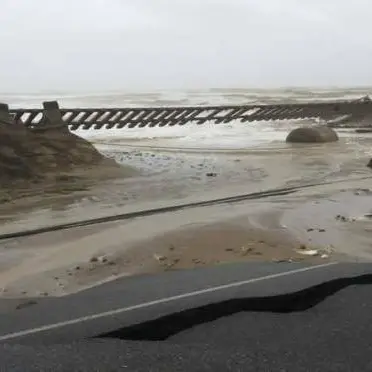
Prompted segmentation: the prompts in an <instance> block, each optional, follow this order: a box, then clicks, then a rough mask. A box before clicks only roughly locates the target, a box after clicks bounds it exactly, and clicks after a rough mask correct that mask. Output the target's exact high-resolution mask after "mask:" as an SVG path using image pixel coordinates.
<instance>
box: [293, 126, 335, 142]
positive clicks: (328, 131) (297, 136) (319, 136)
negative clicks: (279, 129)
mask: <svg viewBox="0 0 372 372" xmlns="http://www.w3.org/2000/svg"><path fill="white" fill-rule="evenodd" d="M335 141H338V135H337V133H336V132H335V131H334V130H333V129H332V128H329V127H327V126H323V125H318V126H312V127H301V128H296V129H294V130H292V131H291V132H290V133H289V134H288V136H287V138H286V142H291V143H325V142H335Z"/></svg>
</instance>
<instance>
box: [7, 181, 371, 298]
mask: <svg viewBox="0 0 372 372" xmlns="http://www.w3.org/2000/svg"><path fill="white" fill-rule="evenodd" d="M341 187H342V184H340V185H339V188H340V190H339V191H338V192H337V193H334V190H332V192H333V194H332V195H329V194H327V195H325V189H324V188H322V193H321V194H319V191H318V193H316V192H315V190H314V189H311V190H310V191H302V192H300V193H299V194H296V195H293V196H291V197H289V196H288V197H286V198H285V200H283V199H282V198H283V197H275V198H271V199H270V200H260V201H247V202H242V203H238V204H231V205H216V206H211V207H202V208H193V209H186V210H181V211H178V212H172V213H165V214H160V215H157V216H150V217H144V218H137V219H133V220H127V221H118V222H110V223H105V224H100V225H93V226H86V227H80V228H74V229H69V230H65V231H56V232H49V233H45V234H40V235H35V236H30V237H25V238H16V239H9V240H6V241H4V242H2V248H3V249H2V251H1V262H2V264H1V266H0V283H1V287H2V290H1V295H2V296H3V297H6V298H14V297H15V298H18V297H37V296H62V295H66V294H69V293H74V292H77V291H79V290H82V289H85V288H89V287H91V286H94V285H97V284H99V283H102V282H105V281H108V280H112V279H115V278H118V277H121V276H132V275H141V274H144V273H156V272H162V271H167V270H180V269H186V268H194V267H203V266H206V265H221V264H226V263H232V262H242V261H269V262H275V263H276V264H280V263H281V262H297V261H306V262H309V263H311V264H312V263H320V262H328V261H330V260H337V261H360V260H370V259H371V258H372V250H370V251H368V246H370V244H371V243H370V242H371V239H370V237H371V233H372V230H371V227H372V226H371V220H370V219H369V218H368V216H367V213H365V214H363V213H360V212H361V210H362V209H363V208H364V206H365V205H366V204H367V205H368V203H369V205H372V192H371V191H367V190H359V191H354V192H350V191H343V190H342V189H341ZM337 198H338V202H337ZM358 199H359V201H358ZM314 200H315V201H316V203H314ZM356 201H357V202H356ZM309 203H310V204H309ZM330 203H332V207H330V206H329V204H330ZM358 203H359V207H354V209H353V210H352V209H349V210H348V211H347V212H348V213H344V212H346V210H345V206H347V205H351V204H354V206H357V205H358ZM309 205H312V206H313V208H321V210H322V211H323V212H324V211H327V213H328V214H324V213H323V217H322V218H319V219H318V220H316V219H314V213H315V214H316V213H317V211H312V212H311V213H310V212H309V210H310V207H309ZM342 210H343V211H344V212H343V214H342V215H341V214H340V212H342ZM358 213H359V215H358ZM301 216H302V217H303V216H307V217H308V219H306V218H305V219H304V218H300V217H301ZM341 216H342V218H341ZM358 216H359V219H358ZM363 216H367V217H365V218H364V219H363V218H361V217H363ZM190 221H192V222H190ZM329 221H332V223H330V222H329ZM341 232H342V234H346V236H348V237H349V241H353V243H354V244H353V245H352V246H348V245H347V244H346V245H345V244H341V243H340V241H341V242H343V239H340V233H341ZM332 239H333V240H332Z"/></svg>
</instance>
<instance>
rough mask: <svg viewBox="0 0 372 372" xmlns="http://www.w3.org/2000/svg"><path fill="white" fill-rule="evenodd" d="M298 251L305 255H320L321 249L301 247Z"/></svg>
mask: <svg viewBox="0 0 372 372" xmlns="http://www.w3.org/2000/svg"><path fill="white" fill-rule="evenodd" d="M296 252H297V253H299V254H303V255H305V256H311V257H315V256H319V251H318V250H317V249H308V250H306V249H301V250H298V251H296Z"/></svg>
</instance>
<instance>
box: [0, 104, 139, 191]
mask: <svg viewBox="0 0 372 372" xmlns="http://www.w3.org/2000/svg"><path fill="white" fill-rule="evenodd" d="M133 173H134V170H133V169H131V168H129V167H124V166H120V165H119V164H117V163H116V162H115V161H114V160H112V159H108V158H106V157H105V156H103V155H102V154H101V153H100V152H99V151H98V150H97V149H96V148H95V147H94V146H93V145H92V144H91V143H89V142H88V141H86V140H85V139H83V138H81V137H79V136H77V135H75V134H73V133H71V132H70V131H69V129H68V127H67V126H66V124H65V123H64V122H63V120H62V117H61V114H60V111H59V108H58V104H57V102H45V103H44V115H43V120H42V123H41V124H40V125H37V126H35V128H27V127H26V126H25V125H22V124H21V123H20V121H19V118H17V119H16V120H14V121H13V119H11V117H10V114H9V109H8V106H7V105H4V104H0V175H1V176H0V185H1V186H2V187H7V186H8V187H9V186H13V185H16V184H19V183H20V184H21V185H22V186H23V187H27V184H29V181H30V182H32V183H34V182H37V183H38V182H43V181H46V180H48V181H51V180H56V181H57V182H58V180H60V179H64V178H68V177H67V175H74V177H82V178H84V177H90V178H94V177H95V175H97V174H100V175H101V176H102V178H104V179H107V178H110V177H117V176H123V175H131V174H133Z"/></svg>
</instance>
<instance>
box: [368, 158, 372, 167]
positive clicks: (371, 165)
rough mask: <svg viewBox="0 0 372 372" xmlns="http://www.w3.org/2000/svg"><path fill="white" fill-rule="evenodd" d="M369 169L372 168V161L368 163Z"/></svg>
mask: <svg viewBox="0 0 372 372" xmlns="http://www.w3.org/2000/svg"><path fill="white" fill-rule="evenodd" d="M367 167H368V168H372V159H371V160H370V161H369V162H368V164H367Z"/></svg>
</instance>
